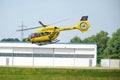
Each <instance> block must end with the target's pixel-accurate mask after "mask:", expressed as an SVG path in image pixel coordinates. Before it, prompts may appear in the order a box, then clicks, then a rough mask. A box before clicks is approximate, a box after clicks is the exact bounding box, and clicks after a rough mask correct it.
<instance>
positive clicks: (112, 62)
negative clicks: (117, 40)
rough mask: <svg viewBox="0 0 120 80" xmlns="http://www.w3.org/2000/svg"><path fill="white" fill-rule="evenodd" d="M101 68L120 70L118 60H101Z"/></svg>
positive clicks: (119, 60) (119, 61)
mask: <svg viewBox="0 0 120 80" xmlns="http://www.w3.org/2000/svg"><path fill="white" fill-rule="evenodd" d="M101 66H102V67H107V68H120V59H101Z"/></svg>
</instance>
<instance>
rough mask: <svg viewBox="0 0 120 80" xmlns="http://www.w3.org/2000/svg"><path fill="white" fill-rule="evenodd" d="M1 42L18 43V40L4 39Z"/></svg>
mask: <svg viewBox="0 0 120 80" xmlns="http://www.w3.org/2000/svg"><path fill="white" fill-rule="evenodd" d="M1 42H20V40H19V39H18V38H4V39H2V40H1Z"/></svg>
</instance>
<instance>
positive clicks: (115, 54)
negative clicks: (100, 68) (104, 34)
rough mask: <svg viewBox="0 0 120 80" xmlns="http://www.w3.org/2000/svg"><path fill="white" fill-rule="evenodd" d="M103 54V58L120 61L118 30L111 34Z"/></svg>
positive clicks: (119, 31) (119, 34)
mask: <svg viewBox="0 0 120 80" xmlns="http://www.w3.org/2000/svg"><path fill="white" fill-rule="evenodd" d="M104 53H105V56H104V57H106V56H107V57H108V58H117V59H120V28H119V29H118V30H117V31H116V32H114V33H113V34H112V38H111V39H110V40H109V41H108V43H107V48H106V49H105V50H104Z"/></svg>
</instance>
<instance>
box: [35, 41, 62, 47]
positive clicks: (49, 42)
mask: <svg viewBox="0 0 120 80" xmlns="http://www.w3.org/2000/svg"><path fill="white" fill-rule="evenodd" d="M59 41H60V40H54V41H46V42H38V43H35V44H37V45H39V46H41V45H47V44H54V43H57V42H59Z"/></svg>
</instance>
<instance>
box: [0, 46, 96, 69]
mask: <svg viewBox="0 0 120 80" xmlns="http://www.w3.org/2000/svg"><path fill="white" fill-rule="evenodd" d="M54 45H55V44H54ZM64 45H65V44H61V46H62V47H51V46H50V47H44V46H43V47H27V46H22V47H17V46H14V47H13V46H9V47H5V46H2V47H1V46H0V65H3V66H43V67H44V66H72V67H74V66H76V67H94V66H96V52H97V50H96V49H97V48H96V45H95V44H93V45H90V46H89V45H84V47H83V45H81V47H74V46H75V45H74V46H73V47H70V46H72V44H71V45H69V46H66V47H64Z"/></svg>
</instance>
